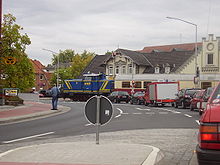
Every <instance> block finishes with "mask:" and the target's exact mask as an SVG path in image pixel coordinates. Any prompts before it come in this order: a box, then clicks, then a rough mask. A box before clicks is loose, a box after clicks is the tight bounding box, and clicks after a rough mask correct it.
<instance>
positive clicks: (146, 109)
mask: <svg viewBox="0 0 220 165" xmlns="http://www.w3.org/2000/svg"><path fill="white" fill-rule="evenodd" d="M136 109H137V110H140V111H150V109H141V108H136Z"/></svg>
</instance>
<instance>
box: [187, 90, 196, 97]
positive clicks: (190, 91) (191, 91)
mask: <svg viewBox="0 0 220 165" xmlns="http://www.w3.org/2000/svg"><path fill="white" fill-rule="evenodd" d="M197 91H198V90H186V95H190V96H192V95H194V94H195V92H197Z"/></svg>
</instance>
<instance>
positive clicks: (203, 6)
mask: <svg viewBox="0 0 220 165" xmlns="http://www.w3.org/2000/svg"><path fill="white" fill-rule="evenodd" d="M210 2H211V3H210ZM3 11H4V13H8V12H10V13H12V14H13V15H14V16H15V17H16V18H17V23H18V24H19V25H21V26H23V27H24V32H27V34H28V35H29V36H30V38H31V40H32V45H31V46H29V47H28V49H27V53H28V55H29V57H30V58H33V59H38V60H40V61H42V62H43V63H44V64H48V63H50V62H51V57H52V55H51V53H50V52H46V51H43V50H42V48H47V49H50V50H53V51H55V52H59V50H65V49H73V50H75V51H76V52H82V51H83V50H88V51H91V52H95V53H97V54H104V53H105V52H106V51H107V50H110V51H112V50H115V49H116V48H117V47H118V45H119V46H120V47H122V48H127V49H131V50H140V49H142V48H143V47H144V46H148V45H163V44H173V43H180V42H183V43H185V42H194V41H195V30H194V29H195V28H194V27H193V26H192V25H189V24H186V23H183V22H180V21H176V20H169V19H166V16H173V17H178V18H181V19H184V20H188V21H191V22H193V23H196V24H197V25H198V41H201V38H202V37H206V36H207V33H213V34H215V35H217V36H220V29H219V26H220V22H219V21H218V20H219V16H220V1H217V0H185V1H180V0H179V1H178V0H157V1H155V0H136V1H132V0H111V1H107V0H62V1H60V0H31V1H30V0H19V1H18V0H7V1H6V0H5V1H3ZM208 22H209V23H208Z"/></svg>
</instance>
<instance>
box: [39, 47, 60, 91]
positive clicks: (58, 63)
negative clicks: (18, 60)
mask: <svg viewBox="0 0 220 165" xmlns="http://www.w3.org/2000/svg"><path fill="white" fill-rule="evenodd" d="M42 50H45V51H48V52H51V53H52V54H55V55H57V87H58V86H59V65H60V62H59V53H57V52H54V51H52V50H49V49H44V48H43V49H42Z"/></svg>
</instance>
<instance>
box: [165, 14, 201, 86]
mask: <svg viewBox="0 0 220 165" xmlns="http://www.w3.org/2000/svg"><path fill="white" fill-rule="evenodd" d="M166 18H168V19H173V20H178V21H182V22H185V23H187V24H190V25H193V26H195V56H196V59H195V78H197V79H198V82H197V84H199V67H198V63H197V56H198V50H197V47H198V46H197V25H196V24H195V23H192V22H189V21H186V20H183V19H180V18H176V17H166ZM194 83H195V81H194Z"/></svg>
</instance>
